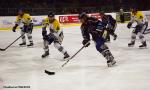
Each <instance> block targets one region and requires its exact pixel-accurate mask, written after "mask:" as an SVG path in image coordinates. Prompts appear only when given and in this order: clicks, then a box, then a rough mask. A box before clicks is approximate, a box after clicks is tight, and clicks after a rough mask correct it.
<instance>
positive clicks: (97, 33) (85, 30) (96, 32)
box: [79, 13, 116, 67]
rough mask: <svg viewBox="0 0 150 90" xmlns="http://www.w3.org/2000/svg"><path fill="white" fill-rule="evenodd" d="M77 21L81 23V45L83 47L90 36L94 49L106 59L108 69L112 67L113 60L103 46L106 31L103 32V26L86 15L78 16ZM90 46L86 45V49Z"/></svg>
mask: <svg viewBox="0 0 150 90" xmlns="http://www.w3.org/2000/svg"><path fill="white" fill-rule="evenodd" d="M79 19H80V21H81V23H82V25H81V31H82V36H83V42H82V44H83V45H85V44H87V42H89V41H90V34H91V35H92V39H93V41H94V42H95V45H96V49H97V51H99V52H100V53H101V54H102V55H103V56H104V57H105V58H106V59H107V65H108V67H111V66H113V65H114V64H115V63H116V61H115V60H114V57H113V55H112V54H111V52H110V50H109V48H108V47H107V45H106V44H105V37H106V35H107V31H106V30H105V29H106V28H105V26H104V25H103V24H102V22H101V21H99V20H98V19H96V18H93V17H89V16H88V15H87V14H86V13H81V14H80V15H79ZM89 45H90V43H89V44H87V45H86V47H88V46H89Z"/></svg>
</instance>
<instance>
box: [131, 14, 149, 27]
mask: <svg viewBox="0 0 150 90" xmlns="http://www.w3.org/2000/svg"><path fill="white" fill-rule="evenodd" d="M145 21H146V19H145V16H144V14H143V13H142V12H141V11H137V13H136V14H134V13H131V22H132V23H134V22H137V24H141V23H144V22H145Z"/></svg>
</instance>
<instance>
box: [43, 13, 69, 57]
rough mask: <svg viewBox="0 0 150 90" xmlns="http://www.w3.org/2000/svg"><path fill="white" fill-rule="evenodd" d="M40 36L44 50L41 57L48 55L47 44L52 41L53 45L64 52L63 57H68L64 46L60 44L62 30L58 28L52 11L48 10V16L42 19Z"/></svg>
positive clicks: (58, 25)
mask: <svg viewBox="0 0 150 90" xmlns="http://www.w3.org/2000/svg"><path fill="white" fill-rule="evenodd" d="M47 26H49V32H50V33H49V34H47V30H46V28H47ZM42 36H43V45H44V51H45V53H44V54H43V55H42V58H45V57H46V56H48V55H49V47H48V45H50V44H51V43H54V47H55V48H56V49H58V50H59V51H60V52H61V53H63V54H64V59H66V58H69V57H70V56H69V54H68V53H67V51H66V50H65V49H64V47H62V46H61V43H62V41H63V37H64V36H63V31H62V30H61V29H60V24H59V22H58V20H56V19H55V15H54V13H53V12H50V13H49V14H48V17H47V18H46V19H45V20H44V21H43V27H42Z"/></svg>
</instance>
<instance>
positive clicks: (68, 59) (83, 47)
mask: <svg viewBox="0 0 150 90" xmlns="http://www.w3.org/2000/svg"><path fill="white" fill-rule="evenodd" d="M89 43H90V42H87V43H86V44H85V45H84V46H82V47H81V48H80V49H79V50H78V51H77V52H76V53H75V54H74V55H73V56H72V57H71V58H69V59H68V60H67V61H66V62H65V63H64V64H63V65H62V66H61V67H64V66H65V65H66V64H67V63H68V62H69V61H70V60H71V59H72V58H74V57H75V56H76V55H77V54H78V53H79V52H80V51H81V50H82V49H83V48H84V47H85V46H86V45H88V44H89Z"/></svg>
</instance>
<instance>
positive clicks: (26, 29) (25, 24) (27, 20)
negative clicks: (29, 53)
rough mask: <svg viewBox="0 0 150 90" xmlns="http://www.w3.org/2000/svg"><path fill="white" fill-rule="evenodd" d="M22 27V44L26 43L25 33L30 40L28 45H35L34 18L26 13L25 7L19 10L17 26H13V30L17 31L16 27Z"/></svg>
mask: <svg viewBox="0 0 150 90" xmlns="http://www.w3.org/2000/svg"><path fill="white" fill-rule="evenodd" d="M18 26H19V27H20V29H21V35H22V43H20V44H19V45H20V46H24V45H26V38H25V34H26V35H27V37H28V40H29V42H30V44H28V45H27V46H33V40H32V30H33V23H32V18H31V16H30V15H29V14H28V13H25V12H24V10H23V9H20V10H19V11H18V16H17V18H16V22H15V26H14V27H13V29H12V31H13V32H16V28H17V27H18Z"/></svg>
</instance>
